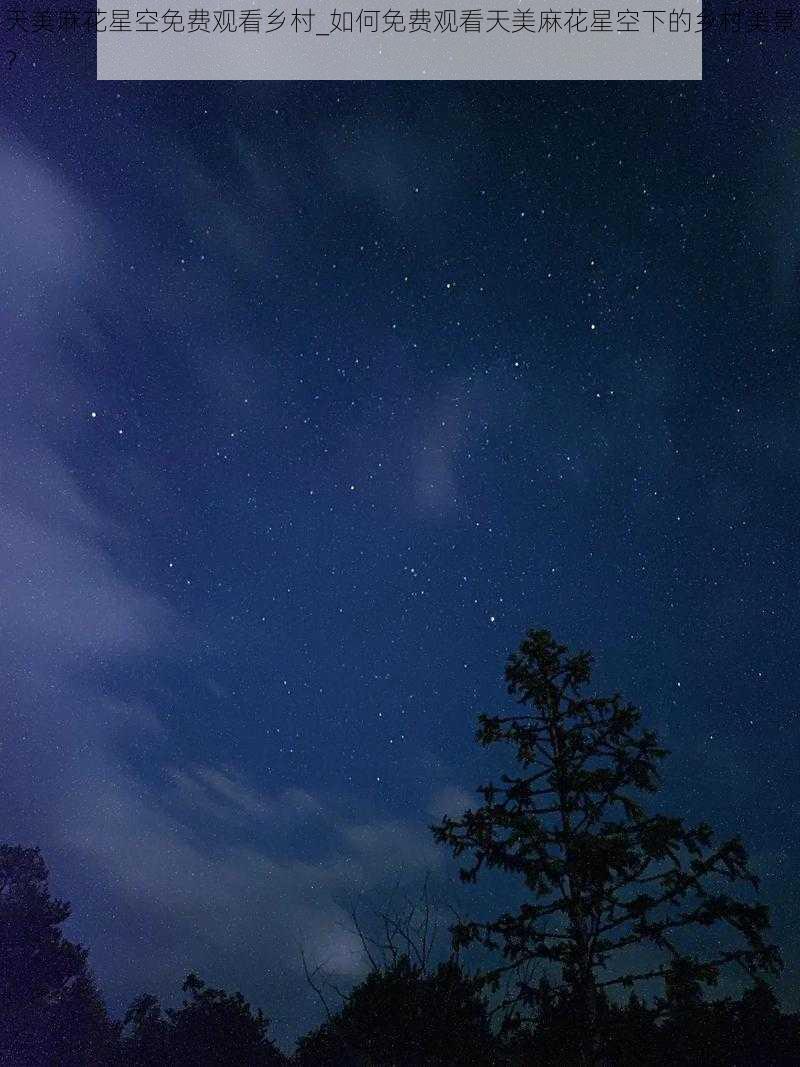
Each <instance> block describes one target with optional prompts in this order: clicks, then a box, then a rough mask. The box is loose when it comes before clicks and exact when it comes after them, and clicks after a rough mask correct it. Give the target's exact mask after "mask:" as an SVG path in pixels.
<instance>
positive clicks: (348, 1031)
mask: <svg viewBox="0 0 800 1067" xmlns="http://www.w3.org/2000/svg"><path fill="white" fill-rule="evenodd" d="M496 1047H497V1046H496V1042H495V1039H494V1037H493V1035H492V1032H491V1028H490V1026H489V1021H488V1016H487V1012H486V1007H485V1005H484V1003H483V1001H482V1000H481V998H480V996H479V994H478V992H477V990H476V988H475V983H474V982H473V981H472V980H470V979H469V978H468V977H467V976H465V975H464V974H463V972H462V971H461V969H460V968H459V966H458V965H457V964H456V963H455V962H453V961H448V962H446V963H443V964H440V966H439V967H437V968H436V969H435V970H434V971H432V972H431V973H430V974H425V973H424V972H423V971H422V969H421V968H419V967H416V966H414V965H413V964H411V963H410V962H409V960H408V958H407V957H401V958H400V959H399V960H398V961H397V962H396V963H394V964H393V965H392V966H390V967H387V968H382V969H380V970H375V971H372V972H371V973H370V974H369V975H368V976H367V977H366V978H365V979H364V981H363V982H362V983H361V984H360V985H358V986H356V988H355V989H354V990H353V991H352V993H351V994H350V996H349V997H348V998H347V1000H346V1002H345V1004H344V1007H343V1008H342V1009H341V1011H338V1012H336V1013H335V1014H334V1015H332V1016H331V1018H330V1019H328V1021H327V1022H325V1023H323V1024H322V1026H320V1027H319V1028H318V1029H317V1030H314V1031H313V1032H312V1033H311V1034H309V1035H307V1036H306V1037H304V1038H303V1039H302V1041H301V1042H300V1046H299V1048H298V1052H297V1062H298V1063H299V1064H301V1065H302V1067H423V1065H427V1064H442V1065H449V1064H452V1065H453V1067H456V1065H464V1067H470V1065H474V1067H480V1065H485V1064H490V1063H493V1062H495V1060H496V1055H497V1054H496Z"/></svg>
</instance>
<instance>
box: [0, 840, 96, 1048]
mask: <svg viewBox="0 0 800 1067" xmlns="http://www.w3.org/2000/svg"><path fill="white" fill-rule="evenodd" d="M48 878H49V872H48V870H47V867H46V865H45V862H44V860H43V859H42V857H41V855H40V853H39V850H38V849H36V848H22V847H21V846H19V845H0V1062H2V1063H8V1064H25V1065H26V1067H39V1065H42V1067H43V1065H45V1064H47V1065H48V1067H49V1065H53V1067H54V1065H56V1064H58V1065H59V1067H72V1065H75V1067H78V1065H85V1064H89V1063H103V1062H106V1060H107V1059H108V1057H109V1056H110V1055H111V1050H112V1048H113V1045H114V1042H115V1039H116V1030H115V1028H114V1027H113V1026H112V1024H111V1023H110V1021H109V1019H108V1017H107V1015H106V1011H105V1007H104V1005H103V1003H102V1001H101V999H100V997H99V995H98V993H97V989H96V986H95V983H94V980H93V978H92V976H91V974H90V973H89V970H88V967H87V962H86V955H87V954H86V950H85V949H84V948H82V947H81V946H80V945H76V944H73V943H72V942H71V941H68V940H67V939H66V938H65V937H64V936H63V934H62V931H61V926H62V924H63V923H64V922H65V921H66V920H67V919H68V918H69V915H70V906H69V904H66V903H64V902H63V901H60V900H53V899H52V897H51V896H50V892H49V888H48Z"/></svg>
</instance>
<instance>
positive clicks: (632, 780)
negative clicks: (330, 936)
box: [432, 630, 780, 1063]
mask: <svg viewBox="0 0 800 1067" xmlns="http://www.w3.org/2000/svg"><path fill="white" fill-rule="evenodd" d="M591 665H592V657H591V656H590V654H588V653H586V652H581V653H578V654H576V655H570V654H569V652H568V650H567V648H566V647H565V646H563V645H560V644H557V643H556V641H555V640H554V639H553V637H552V636H551V634H550V633H549V632H548V631H546V630H536V631H534V630H531V631H529V632H528V634H527V636H526V638H525V639H524V640H523V642H522V644H521V646H520V648H519V651H518V652H515V653H514V654H513V655H512V656H511V657H510V658H509V660H508V663H507V666H506V672H505V676H506V682H507V686H508V693H509V694H510V695H511V696H513V697H514V698H515V700H516V702H517V704H518V705H521V710H519V711H518V712H516V713H514V714H510V715H507V716H500V715H482V716H481V717H480V720H479V728H478V735H477V736H478V740H479V742H480V743H481V744H483V745H494V744H507V745H509V746H511V748H512V749H513V751H514V754H515V756H516V760H517V762H518V764H519V771H518V772H517V773H516V774H513V775H509V774H505V775H503V776H502V777H501V780H500V784H491V783H490V784H488V785H484V786H482V787H481V788H480V789H479V793H480V794H481V795H482V797H483V803H482V804H481V805H480V806H479V807H477V808H476V810H468V811H466V812H465V813H464V814H463V815H462V817H461V818H459V819H453V818H450V817H447V818H445V819H443V820H442V822H441V824H440V825H438V826H436V827H433V828H432V829H433V832H434V835H435V837H436V839H437V840H438V841H440V842H442V843H443V844H445V845H447V846H449V847H450V848H451V849H452V851H453V853H454V855H455V856H457V857H460V856H465V855H468V856H469V857H470V861H469V862H468V863H467V864H466V865H465V866H464V867H462V869H461V877H462V879H463V880H464V881H467V882H473V881H475V880H476V878H477V876H478V874H479V873H480V872H481V871H482V870H483V869H484V868H494V869H497V870H499V871H504V872H507V873H509V874H511V875H514V876H516V877H518V878H520V879H522V882H523V883H524V886H525V890H526V899H525V900H524V901H523V902H522V903H521V904H520V905H519V907H518V908H516V910H509V911H507V912H505V913H504V914H501V915H499V916H498V917H497V918H494V919H492V920H490V921H487V922H460V923H458V924H456V926H455V927H454V928H453V939H454V947H456V948H458V947H460V946H466V945H470V944H482V945H484V946H485V947H487V948H489V949H491V950H495V951H497V950H499V951H500V952H501V953H502V956H503V957H504V959H503V962H502V963H501V964H499V965H498V966H497V967H496V968H494V969H493V970H492V971H491V972H489V974H488V975H487V976H486V980H487V982H488V983H489V984H490V985H493V986H495V987H496V986H497V985H498V983H499V982H500V981H501V979H502V978H503V976H505V975H511V976H512V977H513V976H514V975H516V974H519V973H521V971H522V969H523V968H525V967H529V966H530V965H531V963H532V962H533V963H541V964H543V965H551V966H552V967H554V968H555V969H556V971H558V972H560V980H561V982H562V984H563V987H564V994H563V995H564V996H565V997H566V999H567V1001H568V1003H569V1008H570V1011H571V1012H572V1013H573V1025H574V1028H575V1029H576V1032H577V1033H578V1034H579V1035H580V1041H581V1047H580V1049H579V1050H578V1052H577V1054H576V1060H575V1062H577V1063H594V1062H595V1061H596V1056H597V1044H598V1036H599V1028H600V1013H601V1006H602V1003H603V1001H604V1000H605V991H606V990H608V989H611V988H612V987H614V986H622V987H632V986H633V985H634V983H636V982H639V981H643V980H648V979H649V980H662V981H665V982H671V983H673V984H674V982H675V981H677V980H680V981H682V982H684V983H686V982H698V983H703V984H713V983H714V982H715V981H716V980H717V977H718V974H719V971H720V968H722V967H724V966H725V965H727V964H739V965H741V966H742V967H743V968H744V969H745V970H746V971H747V972H749V973H751V974H756V973H758V972H759V971H763V972H770V971H774V970H776V969H777V968H778V967H779V965H780V962H779V959H778V955H777V952H776V950H775V949H774V948H772V947H771V946H770V945H768V944H767V942H766V941H765V939H764V935H765V931H766V930H767V928H768V914H767V910H766V908H765V907H763V906H762V905H760V904H757V903H754V902H751V901H748V900H744V899H740V898H739V897H736V896H734V895H732V891H731V890H730V886H731V885H734V884H736V883H743V884H746V885H748V886H750V887H757V880H756V878H755V877H754V875H753V874H752V873H751V872H750V870H749V867H748V862H747V856H746V853H745V850H744V848H743V846H742V844H741V842H740V841H739V840H738V839H737V838H733V839H731V840H727V841H723V842H721V843H719V844H716V843H715V840H714V836H713V833H712V831H711V829H710V828H709V827H708V826H707V825H705V824H700V825H698V826H694V827H687V826H684V824H683V822H682V821H681V820H680V819H678V818H673V817H670V816H666V815H662V814H648V813H647V811H646V810H645V808H644V806H643V800H644V798H645V795H646V794H652V793H655V792H656V791H657V789H658V787H659V775H658V765H659V763H660V761H661V760H662V759H663V758H664V756H665V755H666V752H665V750H664V749H663V748H661V747H660V745H659V744H658V741H657V739H656V736H655V734H654V733H653V732H652V731H650V730H642V729H640V728H639V722H640V713H639V711H638V710H637V709H636V708H635V707H633V706H632V705H630V704H627V703H625V702H623V700H622V699H621V697H620V695H619V694H618V693H615V694H614V695H612V696H610V697H590V696H586V695H584V687H585V686H586V684H587V683H588V682H589V680H590V675H591ZM712 927H713V928H716V929H715V931H714V933H715V937H714V943H713V947H712V949H711V950H710V951H708V952H706V951H702V949H701V948H700V947H698V941H699V940H702V939H701V938H699V937H698V936H697V935H698V932H702V931H703V929H704V928H705V929H710V928H712ZM723 930H724V931H726V933H725V934H721V931H723ZM535 999H536V998H535V991H534V990H533V989H532V988H531V987H530V985H529V983H528V982H527V981H526V980H525V979H524V978H520V979H518V980H517V981H516V985H515V986H513V987H512V993H511V997H510V1001H509V1011H510V1013H511V1017H512V1019H514V1020H515V1021H516V1020H518V1019H519V1016H520V1012H521V1011H522V1010H523V1009H524V1007H525V1005H526V1004H527V1005H530V1004H532V1003H535Z"/></svg>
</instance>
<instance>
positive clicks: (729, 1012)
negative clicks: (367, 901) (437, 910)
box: [0, 630, 800, 1067]
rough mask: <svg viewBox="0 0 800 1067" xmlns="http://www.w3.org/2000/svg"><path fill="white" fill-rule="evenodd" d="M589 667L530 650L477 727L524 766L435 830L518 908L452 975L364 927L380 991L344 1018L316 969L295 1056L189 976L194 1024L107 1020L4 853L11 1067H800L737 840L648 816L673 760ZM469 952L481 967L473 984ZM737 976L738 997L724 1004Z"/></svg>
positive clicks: (150, 1013)
mask: <svg viewBox="0 0 800 1067" xmlns="http://www.w3.org/2000/svg"><path fill="white" fill-rule="evenodd" d="M591 662H592V660H591V656H590V655H589V654H588V653H578V654H575V655H571V654H570V653H569V652H568V650H567V649H566V648H565V647H564V646H562V645H559V644H557V643H556V642H555V641H554V639H553V638H552V636H551V635H550V634H549V633H548V632H547V631H544V630H538V631H530V632H529V633H528V634H527V635H526V637H525V639H524V641H523V642H522V644H521V646H520V648H519V650H518V651H517V652H515V653H514V654H513V655H512V656H511V657H510V659H509V661H508V664H507V667H506V681H507V688H508V694H509V696H510V697H512V698H513V701H514V704H513V707H512V709H511V711H510V712H509V713H508V714H505V715H491V716H488V715H484V716H481V718H480V720H479V729H478V741H479V743H481V744H482V745H485V746H488V745H495V744H499V745H501V746H504V747H505V749H506V750H508V751H510V752H511V753H513V756H514V763H513V765H512V767H511V768H510V769H509V771H508V773H505V774H503V775H502V776H501V778H500V780H499V782H489V783H487V784H485V785H482V786H481V787H480V788H479V789H478V795H479V797H480V798H481V803H480V804H476V806H475V807H474V808H470V809H468V810H467V811H465V812H464V813H462V814H461V815H460V816H459V817H457V818H454V817H446V818H444V819H443V820H442V821H441V823H440V824H439V825H437V826H435V827H432V830H433V833H434V836H435V838H436V839H437V840H438V841H439V842H440V843H441V844H443V845H445V846H446V847H448V848H449V849H450V850H451V851H452V852H453V854H454V855H455V856H456V857H458V858H459V859H460V861H461V863H462V867H461V871H460V874H461V878H462V880H463V881H464V882H465V883H467V884H470V883H473V882H475V881H476V880H477V879H478V878H479V877H480V878H484V877H485V876H486V874H487V872H489V871H492V870H493V871H495V872H497V873H498V874H500V875H504V876H505V877H506V879H507V880H511V881H513V880H516V881H517V882H518V883H519V884H520V885H521V886H522V888H523V889H524V893H523V898H524V899H523V902H522V903H521V904H519V906H518V907H516V908H515V909H510V910H506V911H502V912H500V913H499V914H497V915H495V916H493V917H491V918H489V919H486V920H481V921H477V920H464V919H459V921H457V922H455V923H454V925H453V926H452V927H451V930H450V934H451V942H450V948H449V951H448V953H447V954H446V956H445V958H443V959H442V958H435V957H434V955H433V954H432V952H431V950H430V944H429V942H428V940H427V938H428V933H427V932H428V929H429V923H428V918H429V915H428V913H427V912H426V913H424V916H423V919H424V921H423V924H422V927H421V929H422V931H423V932H422V935H421V940H420V939H419V938H418V937H416V936H415V931H414V928H413V927H412V926H410V925H409V924H408V922H406V924H403V923H402V922H401V923H399V924H398V923H397V922H396V921H395V920H394V919H392V918H391V917H390V916H388V915H387V914H386V913H384V916H383V918H384V930H385V932H386V942H385V943H384V944H381V943H380V941H375V940H374V939H372V938H369V937H368V936H366V935H365V934H364V932H363V931H362V930H361V929H360V928H358V927H357V929H358V932H359V933H360V934H361V935H362V943H363V944H364V947H365V955H366V957H367V958H369V960H370V963H371V970H370V972H369V973H368V974H367V976H366V977H365V978H364V979H363V980H362V981H361V982H360V983H359V984H358V985H357V986H356V987H355V988H354V989H352V990H351V991H349V993H346V994H344V995H342V994H339V995H338V999H337V1000H336V1001H335V1002H334V1003H333V1005H332V1004H331V1003H330V1001H329V1000H328V999H327V998H326V996H325V992H324V989H323V987H322V985H321V984H320V983H321V981H323V980H324V976H322V978H321V977H320V976H319V975H318V973H317V972H312V973H309V972H308V970H306V974H307V978H308V980H309V984H310V986H311V988H313V989H314V990H315V991H316V992H317V993H318V995H319V997H320V1001H321V1004H322V1005H323V1007H324V1012H325V1018H324V1021H323V1022H322V1023H321V1024H320V1025H319V1026H318V1027H317V1028H315V1029H314V1030H313V1031H311V1032H310V1033H309V1034H306V1035H305V1036H304V1037H303V1038H301V1040H300V1041H299V1042H298V1045H297V1048H296V1049H295V1051H294V1053H293V1055H291V1056H287V1055H285V1054H284V1053H283V1052H282V1051H281V1050H280V1049H278V1047H277V1046H276V1045H275V1043H274V1042H273V1040H272V1039H271V1037H270V1033H269V1021H268V1020H267V1019H266V1018H265V1017H264V1016H263V1015H262V1014H261V1011H260V1010H253V1009H252V1008H251V1007H250V1005H249V1004H248V1003H247V1002H246V1001H245V999H244V998H243V997H242V996H241V994H239V993H234V994H230V993H227V992H225V991H223V990H220V989H214V988H211V987H209V986H207V985H206V984H205V983H204V982H203V981H202V980H201V979H200V978H199V977H198V976H197V975H195V974H190V975H189V976H188V977H187V978H186V980H185V982H184V984H183V1001H182V1003H181V1005H180V1007H178V1008H171V1009H164V1008H163V1007H162V1006H161V1004H160V1003H159V1001H158V999H157V998H155V997H154V996H152V995H149V994H145V995H142V996H140V997H138V998H137V999H136V1000H135V1001H134V1002H133V1004H132V1005H131V1007H130V1009H129V1010H128V1011H127V1012H126V1014H125V1016H124V1017H123V1018H121V1019H111V1018H110V1017H109V1014H108V1013H107V1011H106V1008H105V1005H104V1003H103V999H102V996H101V994H100V991H99V990H98V988H97V986H96V983H95V981H94V979H93V977H92V975H91V972H90V970H89V967H88V960H87V954H86V951H85V949H83V948H82V947H81V946H78V945H75V944H73V943H71V942H70V941H69V940H67V939H66V938H65V937H64V935H63V932H62V926H63V923H64V921H65V920H66V919H67V918H68V916H69V914H70V910H69V906H68V905H66V904H64V903H63V902H61V901H57V900H53V899H52V897H51V895H50V891H49V886H48V871H47V868H46V866H45V863H44V860H43V859H42V857H41V855H40V854H39V852H38V850H37V849H30V848H23V847H19V846H13V845H5V846H0V1064H2V1065H4V1067H6V1065H7V1067H17V1065H19V1067H123V1065H124V1067H164V1065H167V1067H223V1065H224V1067H274V1065H279V1064H284V1065H288V1064H296V1065H298V1067H423V1065H430V1067H433V1065H437V1064H438V1065H443V1067H444V1065H452V1067H456V1065H458V1067H462V1065H463V1067H473V1065H474V1067H479V1065H497V1067H523V1065H526V1067H527V1065H531V1067H535V1065H542V1067H550V1065H552V1067H556V1065H557V1067H617V1065H618V1067H628V1065H630V1067H634V1065H635V1067H662V1065H663V1067H666V1065H668V1064H669V1065H675V1064H698V1065H700V1064H703V1065H706V1064H708V1065H712V1067H716V1065H719V1067H722V1065H725V1067H737V1065H738V1067H749V1065H754V1067H755V1065H764V1067H769V1065H774V1067H777V1065H789V1064H800V1018H799V1017H798V1016H797V1015H796V1014H792V1013H787V1012H784V1011H782V1010H781V1008H780V1006H779V1005H778V1003H777V1001H776V998H775V996H774V994H773V992H772V990H771V987H770V985H769V984H768V979H769V978H770V976H772V975H774V974H776V973H777V972H778V971H779V970H780V968H781V966H782V963H781V960H780V956H779V954H778V952H777V949H776V948H775V946H773V945H771V944H770V943H769V941H768V940H767V933H768V929H769V916H768V913H767V910H766V908H765V907H764V906H763V905H762V904H760V903H759V902H758V899H757V896H756V893H757V889H758V881H757V878H756V877H755V875H754V874H753V872H752V871H751V870H750V868H749V865H748V858H747V854H746V852H745V849H744V847H743V845H742V843H741V841H739V840H738V839H736V838H733V839H728V840H722V841H718V840H717V839H716V837H715V835H714V834H713V832H712V830H711V829H710V827H708V826H707V825H706V824H704V823H700V824H698V825H696V826H686V825H685V824H684V823H683V821H682V820H680V819H677V818H674V817H671V816H666V815H664V814H660V813H657V812H653V811H652V810H650V809H649V805H648V804H647V803H646V801H647V799H648V795H649V794H653V793H655V792H656V791H657V789H658V786H659V775H658V767H659V764H660V761H661V760H663V758H664V757H665V755H666V753H665V751H664V750H663V749H662V748H661V747H660V745H659V743H658V740H657V738H656V736H655V734H654V733H653V732H652V731H650V730H645V729H642V728H641V727H640V719H641V716H640V713H639V711H638V709H636V708H635V707H633V706H632V705H631V704H628V703H626V702H624V701H623V700H622V699H621V697H620V696H619V694H617V693H615V694H613V695H612V696H610V697H598V696H588V695H586V692H585V689H586V686H587V683H588V682H589V680H590V674H591ZM376 948H377V949H378V950H379V951H377V952H376V951H373V950H374V949H376ZM466 949H470V950H471V957H472V953H473V952H478V951H479V950H484V951H483V954H482V955H481V957H480V958H481V959H484V960H485V961H486V962H485V965H483V966H480V965H479V966H478V968H477V969H476V970H475V971H474V972H473V971H470V972H467V970H466V969H465V967H464V966H463V963H462V960H463V958H464V955H463V952H464V950H466ZM380 950H383V951H380ZM731 970H738V971H739V973H740V974H742V975H744V976H746V983H745V992H744V993H743V994H742V995H741V996H738V997H732V996H721V995H719V993H718V992H717V995H716V996H714V995H713V994H714V993H715V987H717V989H718V988H719V986H718V983H719V979H720V978H721V977H722V976H723V975H724V974H725V973H727V972H728V971H731Z"/></svg>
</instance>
